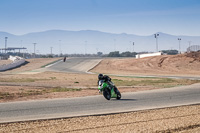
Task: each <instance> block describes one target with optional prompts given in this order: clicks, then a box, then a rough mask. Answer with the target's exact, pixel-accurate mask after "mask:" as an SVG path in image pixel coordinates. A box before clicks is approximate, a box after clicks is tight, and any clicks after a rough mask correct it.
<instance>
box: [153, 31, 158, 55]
mask: <svg viewBox="0 0 200 133" xmlns="http://www.w3.org/2000/svg"><path fill="white" fill-rule="evenodd" d="M158 36H159V34H154V37H155V38H156V52H158Z"/></svg>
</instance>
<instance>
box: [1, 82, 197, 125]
mask: <svg viewBox="0 0 200 133" xmlns="http://www.w3.org/2000/svg"><path fill="white" fill-rule="evenodd" d="M199 95H200V88H199V84H195V85H191V86H185V87H176V88H168V89H161V90H152V91H143V92H134V93H123V94H122V99H121V100H115V99H112V100H110V101H107V100H105V99H104V97H103V96H88V97H81V98H69V99H54V100H44V101H30V102H12V103H1V104H0V107H1V108H0V123H5V122H14V121H23V120H36V119H50V118H63V117H73V116H84V115H95V114H107V113H118V112H127V111H137V110H145V109H154V108H164V107H172V106H180V105H189V104H197V103H200V97H199Z"/></svg>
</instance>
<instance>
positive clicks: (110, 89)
mask: <svg viewBox="0 0 200 133" xmlns="http://www.w3.org/2000/svg"><path fill="white" fill-rule="evenodd" d="M98 90H99V92H102V93H103V96H104V97H105V99H107V100H110V99H111V98H116V99H117V100H119V99H121V93H120V92H119V90H118V89H117V87H116V86H115V85H114V84H113V83H112V82H111V81H108V82H104V81H103V80H101V81H100V83H99V86H98Z"/></svg>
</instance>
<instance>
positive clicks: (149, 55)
mask: <svg viewBox="0 0 200 133" xmlns="http://www.w3.org/2000/svg"><path fill="white" fill-rule="evenodd" d="M159 55H162V52H157V53H147V54H137V55H136V59H139V58H144V57H151V56H159Z"/></svg>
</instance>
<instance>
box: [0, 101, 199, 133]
mask: <svg viewBox="0 0 200 133" xmlns="http://www.w3.org/2000/svg"><path fill="white" fill-rule="evenodd" d="M0 132H2V133H3V132H6V133H8V132H9V133H21V132H24V133H25V132H26V133H28V132H30V133H31V132H37V133H47V132H48V133H55V132H70V133H71V132H72V133H83V132H84V133H94V132H116V133H122V132H124V133H132V132H181V133H188V132H191V133H199V132H200V104H198V105H189V106H180V107H171V108H163V109H156V110H144V111H136V112H128V113H119V114H109V115H97V116H87V117H86V116H83V117H74V118H62V119H53V120H37V121H28V122H18V123H4V124H0Z"/></svg>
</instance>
